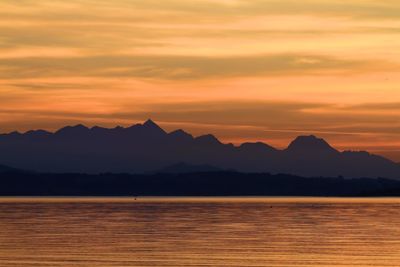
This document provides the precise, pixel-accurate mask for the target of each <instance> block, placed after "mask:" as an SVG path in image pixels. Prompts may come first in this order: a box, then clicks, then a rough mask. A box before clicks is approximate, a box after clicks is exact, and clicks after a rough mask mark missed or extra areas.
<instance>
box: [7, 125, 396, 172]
mask: <svg viewBox="0 0 400 267" xmlns="http://www.w3.org/2000/svg"><path fill="white" fill-rule="evenodd" d="M0 151H1V152H0V163H2V164H5V165H8V166H15V167H16V168H21V169H30V170H35V171H45V172H82V173H101V172H118V173H120V172H127V173H144V172H152V171H157V170H161V169H163V168H166V167H168V166H171V165H174V164H178V163H181V162H185V163H187V164H189V165H198V166H201V165H208V166H214V167H216V168H219V169H235V170H237V171H242V172H269V173H288V174H293V175H301V176H309V177H310V176H329V177H335V176H344V177H372V178H376V177H385V178H395V179H400V165H399V164H397V163H395V162H393V161H391V160H389V159H386V158H384V157H382V156H378V155H373V154H370V153H368V152H365V151H343V152H341V151H338V150H336V149H335V148H333V147H332V146H331V145H330V144H329V143H328V142H326V141H325V140H324V139H322V138H318V137H316V136H314V135H309V136H299V137H297V138H296V139H294V140H293V141H292V142H291V143H290V144H289V145H288V147H287V148H286V149H282V150H279V149H276V148H274V147H273V146H270V145H268V144H266V143H263V142H255V143H250V142H247V143H243V144H240V145H233V144H225V143H222V142H221V141H220V140H218V138H216V137H215V136H214V135H212V134H205V135H200V136H196V137H193V136H192V135H191V134H190V133H187V132H185V131H184V130H182V129H178V130H175V131H171V132H166V131H165V130H164V129H162V128H161V127H160V126H158V125H157V123H155V122H154V121H152V120H151V119H149V120H147V121H146V122H144V123H142V124H141V123H138V124H134V125H132V126H130V127H126V128H125V127H121V126H117V127H115V128H103V127H98V126H94V127H91V128H89V127H86V126H85V125H82V124H78V125H75V126H66V127H63V128H61V129H59V130H57V131H55V132H48V131H44V130H31V131H27V132H25V133H18V132H11V133H9V134H0Z"/></svg>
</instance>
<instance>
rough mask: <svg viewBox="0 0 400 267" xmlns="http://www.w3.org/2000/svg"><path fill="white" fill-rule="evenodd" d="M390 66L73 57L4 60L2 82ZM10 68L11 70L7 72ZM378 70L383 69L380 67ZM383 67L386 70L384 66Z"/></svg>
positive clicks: (293, 59)
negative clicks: (78, 76) (69, 77)
mask: <svg viewBox="0 0 400 267" xmlns="http://www.w3.org/2000/svg"><path fill="white" fill-rule="evenodd" d="M385 64H386V65H387V66H386V68H388V67H390V68H393V66H391V65H390V64H389V63H385V62H383V63H382V62H381V63H379V62H374V65H372V64H371V62H369V61H357V60H343V59H336V58H331V57H326V56H318V55H295V54H294V55H291V54H288V55H255V56H238V57H191V56H93V57H73V58H54V57H51V58H43V57H37V58H36V57H32V58H29V59H24V58H22V59H19V58H14V59H2V60H1V62H0V68H4V70H3V71H2V72H1V73H0V77H1V78H13V79H14V78H30V77H66V76H74V75H76V74H78V73H79V75H80V76H99V77H137V78H152V79H171V80H179V79H202V78H209V77H216V78H222V77H234V76H276V75H301V74H316V75H319V74H327V73H331V74H332V73H346V72H347V73H353V72H354V71H356V72H363V71H370V70H371V68H372V69H374V68H376V67H378V66H383V65H385ZM7 68H8V70H7ZM378 68H379V67H378ZM381 68H382V67H381Z"/></svg>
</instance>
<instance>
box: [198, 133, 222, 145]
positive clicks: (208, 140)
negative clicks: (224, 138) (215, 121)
mask: <svg viewBox="0 0 400 267" xmlns="http://www.w3.org/2000/svg"><path fill="white" fill-rule="evenodd" d="M195 140H196V141H197V142H199V143H201V144H204V145H206V144H213V145H215V144H221V142H220V141H219V140H218V139H217V138H216V137H215V136H214V135H212V134H206V135H201V136H198V137H196V138H195Z"/></svg>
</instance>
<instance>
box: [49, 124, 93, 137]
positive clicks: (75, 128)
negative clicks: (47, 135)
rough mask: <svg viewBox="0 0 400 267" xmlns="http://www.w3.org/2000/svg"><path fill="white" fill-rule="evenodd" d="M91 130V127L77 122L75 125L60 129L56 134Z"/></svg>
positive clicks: (79, 132)
mask: <svg viewBox="0 0 400 267" xmlns="http://www.w3.org/2000/svg"><path fill="white" fill-rule="evenodd" d="M87 131H89V128H88V127H86V126H85V125H83V124H77V125H75V126H66V127H64V128H61V129H59V130H58V131H57V132H56V134H58V135H59V134H81V133H84V132H87Z"/></svg>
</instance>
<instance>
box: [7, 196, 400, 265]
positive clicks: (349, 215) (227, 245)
mask: <svg viewBox="0 0 400 267" xmlns="http://www.w3.org/2000/svg"><path fill="white" fill-rule="evenodd" d="M399 208H400V199H397V198H382V199H368V198H367V199H355V198H353V199H350V198H349V199H347V198H344V199H343V198H341V199H339V198H139V199H137V200H134V199H133V198H114V199H112V198H0V266H1V267H21V266H30V267H35V266H51V267H61V266H62V267H67V266H68V267H82V266H91V267H92V266H94V267H97V266H98V267H111V266H118V267H122V266H127V267H130V266H233V267H234V266H399V263H400V213H399V211H400V209H399Z"/></svg>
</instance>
